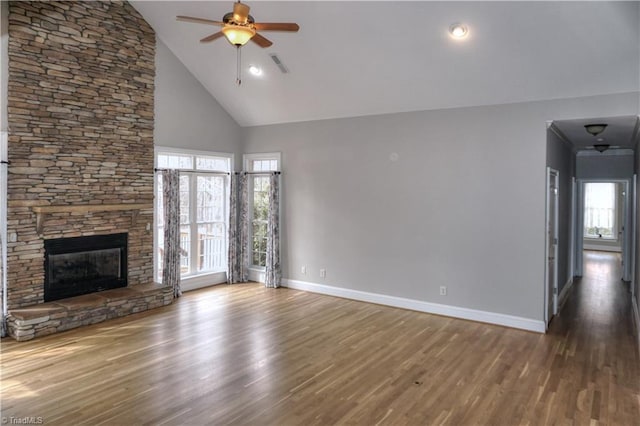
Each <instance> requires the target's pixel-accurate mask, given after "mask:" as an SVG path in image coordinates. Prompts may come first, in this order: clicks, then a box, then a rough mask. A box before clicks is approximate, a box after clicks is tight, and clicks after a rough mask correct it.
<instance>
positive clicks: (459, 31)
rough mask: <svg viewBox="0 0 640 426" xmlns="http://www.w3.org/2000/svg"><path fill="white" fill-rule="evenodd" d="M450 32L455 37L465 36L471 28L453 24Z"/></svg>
mask: <svg viewBox="0 0 640 426" xmlns="http://www.w3.org/2000/svg"><path fill="white" fill-rule="evenodd" d="M449 34H451V37H453V38H465V37H466V36H467V35H468V34H469V30H468V29H467V27H466V26H464V25H462V24H451V26H450V27H449Z"/></svg>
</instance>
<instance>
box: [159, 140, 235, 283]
mask: <svg viewBox="0 0 640 426" xmlns="http://www.w3.org/2000/svg"><path fill="white" fill-rule="evenodd" d="M154 151H155V152H154V166H155V167H158V157H159V156H160V155H186V156H191V157H192V159H193V165H192V167H191V168H179V169H178V170H188V171H189V172H190V173H189V174H188V176H189V232H190V241H189V271H188V272H187V273H184V274H183V273H181V274H180V278H181V279H184V280H188V279H192V278H196V277H202V276H206V275H211V274H218V273H221V272H226V271H227V265H226V262H223V265H222V267H221V268H220V269H219V270H218V269H215V270H208V271H202V272H198V271H197V264H198V259H197V252H198V251H197V245H198V243H199V242H198V239H197V232H198V221H197V192H198V190H197V183H196V182H197V179H198V176H203V177H207V176H212V174H211V173H209V172H216V171H215V170H202V169H197V157H217V158H220V159H225V160H227V161H228V169H229V170H228V173H232V172H233V165H234V154H233V153H227V152H215V151H199V150H190V149H183V148H172V147H159V146H157V147H155V150H154ZM198 171H201V172H202V173H198ZM220 173H226V172H225V171H220ZM156 176H157V175H156ZM156 179H157V177H156ZM229 187H230V179H229V177H228V176H227V177H226V179H225V180H224V183H223V188H224V194H223V203H224V205H223V212H222V215H223V221H222V223H223V224H224V248H223V251H224V256H225V257H226V256H227V252H228V247H229V238H228V230H229V200H230V192H229ZM153 193H154V209H153V228H152V229H153V277H154V281H160V272H161V268H162V265H160V259H159V257H160V256H158V248H159V235H158V230H159V226H158V220H159V212H158V211H157V209H158V203H157V200H158V196H159V194H158V183H157V181H156V180H155V179H154V184H153ZM207 223H208V222H207ZM215 223H218V222H215ZM194 232H195V233H194ZM194 236H195V237H194Z"/></svg>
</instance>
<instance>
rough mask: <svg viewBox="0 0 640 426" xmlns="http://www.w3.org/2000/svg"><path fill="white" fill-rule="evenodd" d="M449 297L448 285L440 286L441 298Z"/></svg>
mask: <svg viewBox="0 0 640 426" xmlns="http://www.w3.org/2000/svg"><path fill="white" fill-rule="evenodd" d="M446 295H447V286H446V285H441V286H440V296H446Z"/></svg>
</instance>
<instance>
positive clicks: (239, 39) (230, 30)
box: [222, 25, 256, 46]
mask: <svg viewBox="0 0 640 426" xmlns="http://www.w3.org/2000/svg"><path fill="white" fill-rule="evenodd" d="M222 33H223V34H224V36H225V37H226V39H227V41H229V43H231V44H232V45H234V46H244V45H245V44H247V42H249V40H251V38H253V36H254V35H256V30H255V29H254V28H251V27H245V26H241V25H227V26H225V27H223V28H222Z"/></svg>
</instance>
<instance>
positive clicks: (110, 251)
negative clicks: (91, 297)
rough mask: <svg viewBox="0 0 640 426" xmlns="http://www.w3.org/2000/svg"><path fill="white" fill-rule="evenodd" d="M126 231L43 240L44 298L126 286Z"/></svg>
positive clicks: (47, 300)
mask: <svg viewBox="0 0 640 426" xmlns="http://www.w3.org/2000/svg"><path fill="white" fill-rule="evenodd" d="M127 237H128V236H127V234H126V233H122V234H108V235H91V236H87V237H73V238H56V239H50V240H45V241H44V251H45V257H44V275H45V279H44V301H45V302H51V301H53V300H59V299H64V298H67V297H73V296H80V295H83V294H89V293H94V292H97V291H103V290H108V289H112V288H119V287H126V286H127V239H128V238H127Z"/></svg>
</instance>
